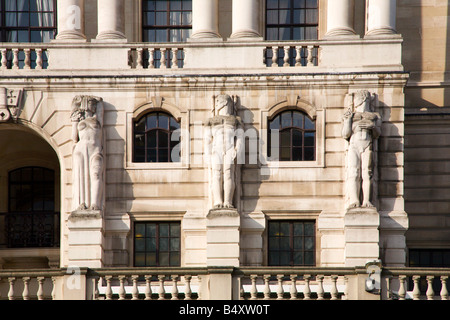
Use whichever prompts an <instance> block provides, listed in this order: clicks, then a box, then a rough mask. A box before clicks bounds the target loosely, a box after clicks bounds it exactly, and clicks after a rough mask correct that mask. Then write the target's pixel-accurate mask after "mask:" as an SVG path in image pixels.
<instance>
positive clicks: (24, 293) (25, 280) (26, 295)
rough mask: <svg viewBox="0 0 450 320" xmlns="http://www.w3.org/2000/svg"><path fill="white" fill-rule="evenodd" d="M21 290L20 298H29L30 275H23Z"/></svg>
mask: <svg viewBox="0 0 450 320" xmlns="http://www.w3.org/2000/svg"><path fill="white" fill-rule="evenodd" d="M22 281H23V291H22V298H23V300H30V291H29V290H28V285H29V283H30V277H23V278H22Z"/></svg>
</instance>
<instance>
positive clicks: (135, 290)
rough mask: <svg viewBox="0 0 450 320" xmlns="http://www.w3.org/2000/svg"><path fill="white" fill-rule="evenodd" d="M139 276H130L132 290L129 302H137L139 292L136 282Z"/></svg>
mask: <svg viewBox="0 0 450 320" xmlns="http://www.w3.org/2000/svg"><path fill="white" fill-rule="evenodd" d="M138 279H139V276H136V275H134V276H131V280H132V281H133V289H132V290H131V300H139V290H138V285H137V282H138Z"/></svg>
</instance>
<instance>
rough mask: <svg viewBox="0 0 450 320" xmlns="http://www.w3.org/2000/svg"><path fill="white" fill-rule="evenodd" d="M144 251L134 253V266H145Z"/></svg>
mask: <svg viewBox="0 0 450 320" xmlns="http://www.w3.org/2000/svg"><path fill="white" fill-rule="evenodd" d="M145 263H146V261H145V253H136V254H135V255H134V265H135V266H136V267H144V266H145Z"/></svg>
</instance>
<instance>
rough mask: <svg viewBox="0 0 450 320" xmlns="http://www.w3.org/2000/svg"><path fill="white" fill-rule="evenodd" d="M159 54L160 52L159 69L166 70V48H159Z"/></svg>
mask: <svg viewBox="0 0 450 320" xmlns="http://www.w3.org/2000/svg"><path fill="white" fill-rule="evenodd" d="M160 52H161V60H160V68H161V69H166V68H167V60H166V52H167V50H166V48H161V49H160Z"/></svg>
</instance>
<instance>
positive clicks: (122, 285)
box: [118, 276, 126, 300]
mask: <svg viewBox="0 0 450 320" xmlns="http://www.w3.org/2000/svg"><path fill="white" fill-rule="evenodd" d="M118 278H119V300H125V294H126V292H125V279H126V277H125V276H119V277H118Z"/></svg>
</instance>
